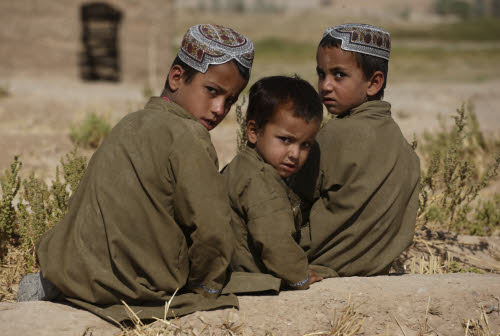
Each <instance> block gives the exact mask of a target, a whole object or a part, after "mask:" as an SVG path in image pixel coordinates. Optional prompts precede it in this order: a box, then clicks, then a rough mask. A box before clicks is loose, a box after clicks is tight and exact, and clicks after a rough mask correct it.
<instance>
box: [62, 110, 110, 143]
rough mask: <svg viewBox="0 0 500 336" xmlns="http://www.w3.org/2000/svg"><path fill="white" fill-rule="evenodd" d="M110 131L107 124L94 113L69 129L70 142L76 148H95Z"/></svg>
mask: <svg viewBox="0 0 500 336" xmlns="http://www.w3.org/2000/svg"><path fill="white" fill-rule="evenodd" d="M110 130H111V126H110V124H109V122H108V121H107V120H106V119H105V118H103V117H102V116H99V115H97V114H96V113H95V112H92V113H89V114H87V115H86V117H85V119H83V120H82V121H81V122H79V123H78V124H76V125H74V126H72V127H71V133H70V137H71V140H72V141H73V142H74V143H75V144H76V145H78V146H84V147H91V148H97V147H98V146H99V145H100V144H101V142H102V140H103V139H104V137H105V136H106V135H107V134H108V133H109V131H110Z"/></svg>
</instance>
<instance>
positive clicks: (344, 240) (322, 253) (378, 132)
mask: <svg viewBox="0 0 500 336" xmlns="http://www.w3.org/2000/svg"><path fill="white" fill-rule="evenodd" d="M389 53H390V36H389V33H388V32H386V31H385V30H383V29H380V28H378V27H374V26H370V25H364V24H344V25H340V26H336V27H332V28H329V29H327V30H326V31H325V33H324V35H323V38H322V40H321V42H320V43H319V46H318V50H317V54H316V61H317V68H316V70H317V74H318V91H319V94H320V96H321V99H322V101H323V104H324V105H325V106H326V108H327V110H328V112H329V113H332V114H334V115H336V118H335V119H332V120H330V121H329V122H328V123H327V124H326V125H325V126H324V127H323V128H322V129H321V131H320V132H319V134H318V138H317V142H318V145H319V150H316V151H313V153H312V154H311V155H310V160H309V162H308V164H307V167H306V168H304V169H303V171H302V173H301V174H300V176H298V177H297V179H296V181H295V188H296V191H297V192H298V193H299V194H300V195H301V196H302V197H303V198H304V199H306V200H307V202H308V204H309V208H308V210H310V212H309V226H308V227H307V230H305V231H304V232H303V233H302V241H301V245H302V246H303V248H304V249H305V250H306V252H307V254H308V258H309V262H310V263H311V264H314V265H321V266H325V267H329V268H330V269H332V270H333V271H335V272H336V273H337V275H339V276H355V275H358V276H367V275H376V274H384V273H387V272H388V270H389V268H390V266H391V263H392V262H393V260H394V259H396V258H397V257H398V256H399V255H400V254H401V252H402V251H403V250H404V249H406V248H407V247H408V246H409V245H410V243H411V242H412V240H413V234H414V227H415V220H416V211H417V206H418V181H419V177H420V167H419V160H418V157H417V155H416V154H415V152H414V151H413V149H412V148H411V146H410V145H409V144H408V142H407V141H406V140H405V138H404V137H403V135H402V133H401V131H400V129H399V126H398V125H397V124H396V122H395V121H394V120H393V119H392V117H391V112H390V104H389V103H387V102H385V101H382V100H381V99H382V98H383V95H384V88H385V85H386V81H387V70H388V60H389ZM314 188H315V189H314Z"/></svg>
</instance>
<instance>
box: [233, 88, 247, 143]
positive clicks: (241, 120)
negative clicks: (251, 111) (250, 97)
mask: <svg viewBox="0 0 500 336" xmlns="http://www.w3.org/2000/svg"><path fill="white" fill-rule="evenodd" d="M245 101H246V98H245V96H243V98H242V99H241V102H239V103H238V104H236V110H235V111H236V122H237V123H238V128H237V129H236V150H237V152H240V151H242V150H243V149H244V148H245V147H246V145H247V141H248V137H247V125H246V114H245V113H244V112H243V106H244V105H245Z"/></svg>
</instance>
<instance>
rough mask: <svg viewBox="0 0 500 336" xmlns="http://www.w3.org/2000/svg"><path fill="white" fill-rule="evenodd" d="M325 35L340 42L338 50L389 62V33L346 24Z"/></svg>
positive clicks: (376, 28)
mask: <svg viewBox="0 0 500 336" xmlns="http://www.w3.org/2000/svg"><path fill="white" fill-rule="evenodd" d="M327 35H330V36H331V37H334V38H337V39H339V40H342V44H341V45H340V48H341V49H343V50H348V51H354V52H359V53H362V54H367V55H371V56H375V57H381V58H384V59H386V60H389V55H390V53H391V37H390V34H389V32H387V31H385V30H383V29H382V28H378V27H375V26H371V25H367V24H358V23H347V24H342V25H339V26H335V27H331V28H328V29H327V30H325V32H324V34H323V38H324V37H325V36H327Z"/></svg>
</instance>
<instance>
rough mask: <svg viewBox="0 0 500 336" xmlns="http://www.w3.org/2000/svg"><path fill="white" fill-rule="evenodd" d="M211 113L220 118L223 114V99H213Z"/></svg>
mask: <svg viewBox="0 0 500 336" xmlns="http://www.w3.org/2000/svg"><path fill="white" fill-rule="evenodd" d="M211 112H212V113H213V114H214V115H216V116H217V117H221V116H223V115H224V112H225V101H224V99H214V101H213V102H212V108H211Z"/></svg>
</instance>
